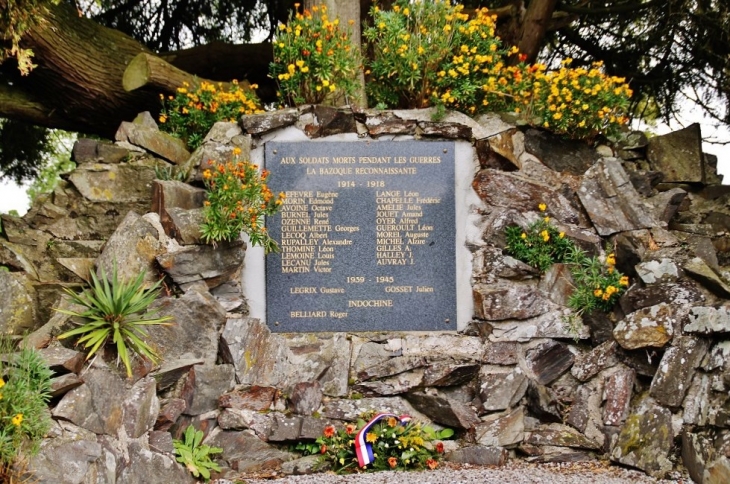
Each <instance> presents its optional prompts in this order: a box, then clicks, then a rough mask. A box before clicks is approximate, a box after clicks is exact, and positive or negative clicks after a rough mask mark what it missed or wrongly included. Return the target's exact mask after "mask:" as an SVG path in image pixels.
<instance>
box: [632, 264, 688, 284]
mask: <svg viewBox="0 0 730 484" xmlns="http://www.w3.org/2000/svg"><path fill="white" fill-rule="evenodd" d="M635 269H636V273H637V274H638V276H639V277H640V278H641V280H642V281H644V282H645V283H647V284H655V283H659V282H674V281H676V280H677V278H678V277H679V270H678V268H677V264H675V263H674V261H673V260H672V259H666V258H663V259H659V260H648V261H645V262H641V263H640V264H637V265H636V266H635Z"/></svg>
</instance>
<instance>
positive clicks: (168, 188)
mask: <svg viewBox="0 0 730 484" xmlns="http://www.w3.org/2000/svg"><path fill="white" fill-rule="evenodd" d="M205 193H206V192H205V190H203V189H201V188H195V187H193V186H191V185H188V184H187V183H183V182H180V181H172V180H170V181H165V180H155V181H154V183H153V184H152V211H153V212H155V213H156V214H158V215H159V216H160V223H161V224H162V227H163V228H164V229H165V233H166V234H167V236H168V237H171V238H174V239H176V240H177V241H178V242H180V243H197V242H194V241H187V242H186V241H185V240H187V239H189V238H190V237H186V236H185V235H184V234H182V233H181V232H180V230H181V227H180V226H179V225H182V221H185V218H184V214H185V213H186V212H184V211H187V210H195V209H199V208H202V206H203V201H204V200H205ZM173 209H178V210H177V211H174V210H173ZM183 227H187V224H186V225H183ZM187 232H190V230H186V233H187Z"/></svg>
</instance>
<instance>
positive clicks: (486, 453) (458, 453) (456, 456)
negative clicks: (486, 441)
mask: <svg viewBox="0 0 730 484" xmlns="http://www.w3.org/2000/svg"><path fill="white" fill-rule="evenodd" d="M508 458H509V452H508V451H507V449H505V448H503V447H491V446H484V445H473V446H470V447H464V448H462V449H456V450H455V451H453V452H449V453H448V454H446V460H447V461H449V462H456V463H458V464H471V465H478V466H497V467H501V466H503V465H505V464H506V463H507V459H508Z"/></svg>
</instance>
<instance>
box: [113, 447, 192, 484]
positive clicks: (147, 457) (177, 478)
mask: <svg viewBox="0 0 730 484" xmlns="http://www.w3.org/2000/svg"><path fill="white" fill-rule="evenodd" d="M128 452H129V462H130V464H129V465H127V466H125V467H124V468H123V469H122V471H121V473H120V474H119V476H118V478H117V479H118V481H117V482H124V483H125V484H169V483H171V482H175V483H179V484H188V483H190V484H193V483H195V479H194V478H193V476H192V474H190V472H188V470H187V469H186V468H185V467H183V466H182V465H181V464H178V463H177V462H176V461H175V458H174V457H173V456H172V455H168V454H162V453H158V452H155V451H153V450H151V449H150V448H149V447H147V446H145V445H142V443H140V442H138V441H132V442H130V444H129V450H128Z"/></svg>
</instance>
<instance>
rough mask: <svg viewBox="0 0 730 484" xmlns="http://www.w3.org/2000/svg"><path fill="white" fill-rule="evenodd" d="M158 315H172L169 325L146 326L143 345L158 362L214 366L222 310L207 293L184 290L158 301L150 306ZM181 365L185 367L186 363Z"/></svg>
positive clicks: (223, 313)
mask: <svg viewBox="0 0 730 484" xmlns="http://www.w3.org/2000/svg"><path fill="white" fill-rule="evenodd" d="M150 307H151V308H152V309H156V310H158V311H159V313H158V314H159V315H160V316H168V315H169V316H172V322H173V323H174V324H173V325H172V326H150V327H148V330H147V332H148V338H147V342H148V343H150V344H152V345H153V347H154V348H156V349H157V351H158V354H159V355H160V357H161V360H162V361H170V362H171V361H175V360H197V359H202V360H204V361H205V362H206V363H214V362H215V360H216V354H217V350H218V333H219V331H220V329H221V328H222V327H223V324H224V322H225V317H226V315H225V311H224V310H223V308H222V307H221V306H220V304H218V302H217V301H216V300H215V299H214V298H213V296H211V295H210V294H209V293H207V292H199V291H188V292H186V293H185V294H183V295H182V296H181V297H179V298H162V299H158V300H156V301H155V302H154V303H152V305H151V306H150ZM189 363H190V362H188V363H185V364H189Z"/></svg>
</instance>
